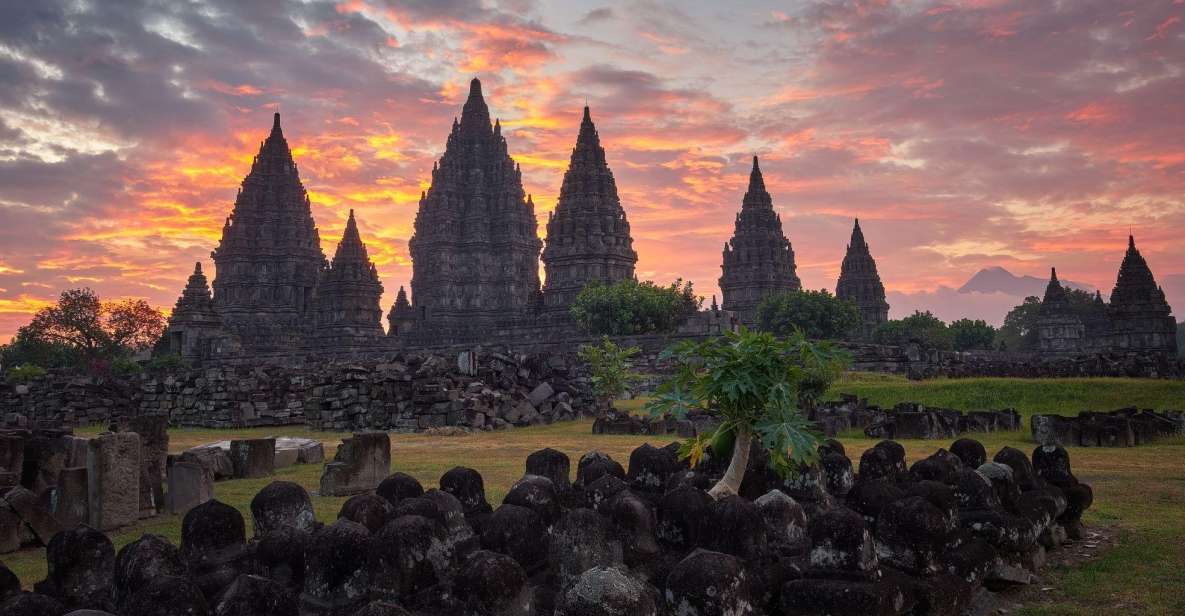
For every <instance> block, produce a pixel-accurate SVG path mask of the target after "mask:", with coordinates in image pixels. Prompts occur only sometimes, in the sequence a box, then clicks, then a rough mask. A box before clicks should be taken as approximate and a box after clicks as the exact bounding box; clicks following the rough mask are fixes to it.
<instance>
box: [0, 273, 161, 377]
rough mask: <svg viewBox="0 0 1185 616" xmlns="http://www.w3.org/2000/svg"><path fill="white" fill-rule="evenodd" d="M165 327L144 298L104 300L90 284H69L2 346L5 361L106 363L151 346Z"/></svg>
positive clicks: (71, 363)
mask: <svg viewBox="0 0 1185 616" xmlns="http://www.w3.org/2000/svg"><path fill="white" fill-rule="evenodd" d="M164 329H165V317H164V315H162V314H161V313H160V311H159V310H157V309H155V308H153V307H152V306H150V305H148V302H146V301H144V300H140V299H129V300H121V301H111V302H104V301H102V300H101V299H99V296H98V295H96V294H95V292H94V291H92V290H90V289H71V290H68V291H63V292H62V295H61V297H59V298H58V301H57V303H56V304H54V305H52V306H47V307H45V308H42V309H41V310H39V311H37V313H36V314H34V315H33V320H32V321H31V322H30V323H29V324H28V325H25V326H24V327H22V328H20V330H18V331H17V335H16V337H15V338H14V340H13V342H12V344H10V345H7V346H6V348H5V349H4V362H5V365H10V364H16V363H28V364H33V365H41V366H46V367H56V366H61V365H75V366H76V365H80V364H95V363H105V364H108V365H110V364H111V363H112V362H115V361H116V360H118V359H120V358H126V357H127V356H129V355H131V354H132V353H134V352H136V351H141V350H144V349H147V348H149V347H151V346H152V345H153V344H154V343H155V342H156V341H157V340H158V339H159V338H160V337H161V334H163V333H164Z"/></svg>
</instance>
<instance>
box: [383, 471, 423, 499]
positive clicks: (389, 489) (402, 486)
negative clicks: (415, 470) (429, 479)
mask: <svg viewBox="0 0 1185 616" xmlns="http://www.w3.org/2000/svg"><path fill="white" fill-rule="evenodd" d="M375 494H377V495H379V496H381V497H383V498H384V499H386V500H387V502H388V503H391V505H392V506H395V505H398V504H399V501H401V500H403V499H405V498H416V497H418V496H423V495H424V486H422V485H420V482H419V480H417V479H416V478H415V477H412V476H411V475H408V474H407V473H391V475H390V476H388V477H387V478H386V479H383V480H382V481H381V482H379V485H378V487H377V488H376V489H375Z"/></svg>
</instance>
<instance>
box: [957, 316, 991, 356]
mask: <svg viewBox="0 0 1185 616" xmlns="http://www.w3.org/2000/svg"><path fill="white" fill-rule="evenodd" d="M948 329H950V335H951V343H952V344H953V345H954V348H955V350H956V351H990V350H992V348H993V347H994V346H995V341H996V328H994V327H992V326H991V325H988V324H987V322H986V321H984V320H982V319H976V320H974V321H972V320H971V319H959V320H957V321H952V322H951V324H950V325H949V326H948Z"/></svg>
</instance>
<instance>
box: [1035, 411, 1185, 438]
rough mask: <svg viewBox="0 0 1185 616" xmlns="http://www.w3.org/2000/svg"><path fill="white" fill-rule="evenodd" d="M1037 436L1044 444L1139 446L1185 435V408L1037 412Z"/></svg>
mask: <svg viewBox="0 0 1185 616" xmlns="http://www.w3.org/2000/svg"><path fill="white" fill-rule="evenodd" d="M1029 422H1030V426H1031V428H1032V433H1033V440H1034V441H1036V442H1037V443H1040V444H1043V445H1067V446H1074V445H1077V446H1080V447H1135V446H1137V445H1146V444H1148V443H1151V442H1153V441H1155V440H1157V439H1161V438H1167V437H1171V436H1182V435H1185V412H1183V411H1164V412H1156V411H1152V410H1140V409H1137V408H1134V407H1132V408H1125V409H1119V410H1115V411H1111V412H1107V413H1096V412H1090V411H1083V412H1081V413H1079V414H1078V415H1077V416H1074V417H1069V416H1063V415H1033V417H1032V418H1030V420H1029Z"/></svg>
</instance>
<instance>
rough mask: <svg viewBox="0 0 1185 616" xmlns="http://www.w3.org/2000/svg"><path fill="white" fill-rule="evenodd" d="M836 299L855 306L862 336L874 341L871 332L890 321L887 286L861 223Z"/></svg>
mask: <svg viewBox="0 0 1185 616" xmlns="http://www.w3.org/2000/svg"><path fill="white" fill-rule="evenodd" d="M835 296H836V297H838V298H839V299H843V300H847V301H849V302H852V303H853V304H855V305H856V309H857V310H859V312H860V321H861V331H860V333H861V336H862V337H863V338H865V339H870V338H872V332H873V331H874V330H875V329H876V328H877V326H879V325H880V324H881V323H885V322H887V321H888V320H889V302H887V301H885V285H884V284H882V283H881V277H880V274H878V273H877V271H876V260H875V259H873V258H872V253H871V251H870V250H869V249H868V242H866V241H865V240H864V231H862V230H861V229H860V219H859V218H857V219H856V224H855V226H853V227H852V239H851V241H849V242H848V251H847V253H846V254H845V255H844V258H843V264H842V265H841V266H840V270H839V281H838V282H837V283H836V285H835Z"/></svg>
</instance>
